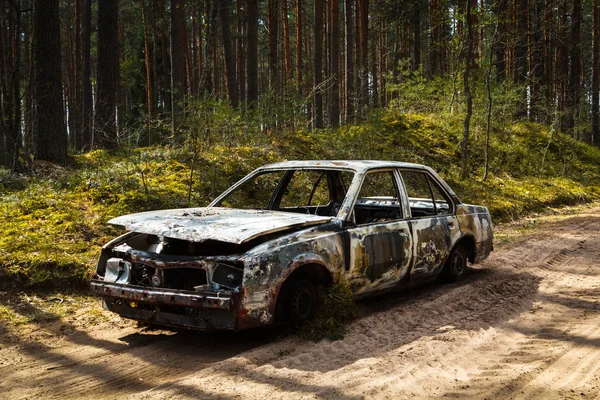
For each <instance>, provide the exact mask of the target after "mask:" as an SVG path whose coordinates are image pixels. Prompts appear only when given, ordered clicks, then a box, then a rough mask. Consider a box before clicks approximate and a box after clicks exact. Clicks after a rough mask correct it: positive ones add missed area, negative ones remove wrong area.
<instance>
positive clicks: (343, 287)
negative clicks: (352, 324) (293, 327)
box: [298, 282, 356, 342]
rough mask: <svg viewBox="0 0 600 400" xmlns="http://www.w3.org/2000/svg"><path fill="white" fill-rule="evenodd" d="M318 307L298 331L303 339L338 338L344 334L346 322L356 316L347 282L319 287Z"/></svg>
mask: <svg viewBox="0 0 600 400" xmlns="http://www.w3.org/2000/svg"><path fill="white" fill-rule="evenodd" d="M319 302H320V307H319V309H318V310H317V315H316V316H315V318H313V319H312V320H310V321H308V322H306V323H305V324H304V325H302V327H301V328H300V331H299V332H298V334H299V336H300V337H301V338H303V339H305V340H312V341H313V342H318V341H319V340H321V339H324V338H327V339H329V340H340V339H343V338H344V335H345V334H346V323H347V322H349V321H351V320H353V319H354V318H356V307H355V304H354V298H353V297H352V291H351V290H350V285H348V283H347V282H342V283H338V284H335V285H331V286H329V287H321V288H319Z"/></svg>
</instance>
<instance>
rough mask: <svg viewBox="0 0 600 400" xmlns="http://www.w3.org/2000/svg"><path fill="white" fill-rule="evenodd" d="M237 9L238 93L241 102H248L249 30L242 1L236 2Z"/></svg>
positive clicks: (237, 0)
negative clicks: (247, 64)
mask: <svg viewBox="0 0 600 400" xmlns="http://www.w3.org/2000/svg"><path fill="white" fill-rule="evenodd" d="M236 8H237V30H238V38H237V51H236V58H237V61H236V66H237V84H238V93H239V102H240V103H242V104H243V103H245V102H246V69H245V65H246V57H245V55H244V51H245V48H246V45H245V43H244V40H245V37H246V34H247V29H246V24H245V16H244V8H243V7H242V1H241V0H236Z"/></svg>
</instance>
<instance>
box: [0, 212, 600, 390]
mask: <svg viewBox="0 0 600 400" xmlns="http://www.w3.org/2000/svg"><path fill="white" fill-rule="evenodd" d="M538 222H539V220H538ZM536 225H541V226H538V227H537V228H535V229H527V230H526V232H525V233H522V234H519V235H518V237H517V238H516V239H511V240H510V242H509V243H506V244H501V245H500V246H498V245H497V246H496V247H497V250H496V252H494V254H493V256H492V257H490V259H489V260H488V261H486V262H485V263H483V264H481V265H480V266H478V267H477V269H473V270H472V271H471V273H470V274H469V276H468V277H467V278H466V279H465V280H464V281H462V282H460V283H458V284H448V285H435V286H428V287H424V288H419V289H417V290H413V291H412V292H411V293H402V294H393V295H389V296H384V297H380V298H378V299H376V300H372V301H369V302H364V303H360V304H359V305H358V307H359V314H360V318H359V319H358V320H356V321H355V322H354V323H352V324H351V325H350V326H349V332H348V334H347V335H346V337H345V339H344V340H340V341H336V342H329V341H322V342H319V343H311V342H305V341H302V340H300V339H298V338H297V337H295V336H284V337H281V336H280V335H278V333H277V332H276V331H273V330H261V331H253V332H241V333H237V334H233V333H228V334H216V335H215V334H212V335H206V334H204V335H196V334H191V333H187V332H167V331H147V330H144V329H142V328H138V327H137V326H136V325H135V324H134V323H130V322H126V321H122V320H120V319H119V318H112V319H111V320H110V321H108V322H104V323H102V324H99V325H94V326H93V327H86V326H85V325H84V324H77V320H78V318H77V316H74V317H73V318H71V319H69V320H65V319H62V320H61V321H59V322H54V323H52V324H39V325H38V326H37V327H36V329H34V330H33V331H30V332H29V334H28V335H23V334H17V333H14V331H11V330H4V331H3V332H4V333H3V334H4V335H5V338H3V339H2V340H0V398H9V399H22V398H123V397H133V398H136V399H178V398H205V399H229V398H251V399H273V398H275V399H276V398H305V399H312V398H322V399H336V398H339V399H369V398H376V399H402V398H438V397H446V398H482V399H483V398H489V399H512V398H519V399H520V398H524V399H540V398H555V399H570V398H585V399H589V398H600V207H599V206H594V207H592V208H587V209H585V210H584V211H582V212H581V213H580V214H578V215H572V216H568V217H562V218H558V219H553V220H549V221H546V222H544V223H543V224H536ZM65 321H67V322H65ZM69 321H70V322H69ZM7 335H10V337H8V336H7Z"/></svg>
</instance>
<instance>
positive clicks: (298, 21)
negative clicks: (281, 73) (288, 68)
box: [296, 0, 303, 93]
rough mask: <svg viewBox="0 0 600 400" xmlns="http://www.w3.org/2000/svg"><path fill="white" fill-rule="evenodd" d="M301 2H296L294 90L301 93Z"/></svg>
mask: <svg viewBox="0 0 600 400" xmlns="http://www.w3.org/2000/svg"><path fill="white" fill-rule="evenodd" d="M302 44H303V42H302V0H296V88H297V90H298V91H299V92H300V93H302V76H303V75H302V69H303V65H302V64H303V58H302Z"/></svg>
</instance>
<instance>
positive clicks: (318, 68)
mask: <svg viewBox="0 0 600 400" xmlns="http://www.w3.org/2000/svg"><path fill="white" fill-rule="evenodd" d="M322 44H323V1H322V0H315V56H314V79H315V84H314V87H315V89H314V90H315V122H314V126H315V128H322V127H323V97H322V95H321V83H322V81H323V68H322V55H323V48H322Z"/></svg>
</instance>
